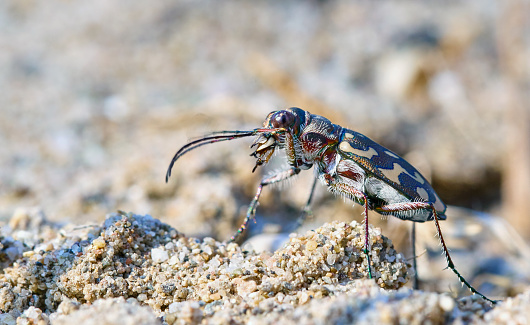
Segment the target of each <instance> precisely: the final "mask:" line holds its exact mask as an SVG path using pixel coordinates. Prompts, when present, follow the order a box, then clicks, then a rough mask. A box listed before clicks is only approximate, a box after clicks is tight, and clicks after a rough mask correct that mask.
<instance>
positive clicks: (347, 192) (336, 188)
mask: <svg viewBox="0 0 530 325" xmlns="http://www.w3.org/2000/svg"><path fill="white" fill-rule="evenodd" d="M324 181H325V182H326V183H327V185H328V187H329V188H330V190H331V191H332V192H334V193H337V194H342V195H344V196H346V197H348V198H350V199H352V200H353V201H355V202H357V203H359V204H361V205H362V206H363V207H364V230H365V232H364V253H365V254H366V260H367V264H368V278H369V279H371V278H372V277H373V276H372V262H371V259H370V254H368V252H369V251H370V244H369V238H368V236H369V233H368V197H367V196H366V194H365V193H363V192H361V191H359V190H358V189H356V188H355V187H353V186H351V185H348V184H346V183H344V182H336V181H335V179H334V178H333V176H331V175H329V174H324Z"/></svg>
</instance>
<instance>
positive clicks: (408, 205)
mask: <svg viewBox="0 0 530 325" xmlns="http://www.w3.org/2000/svg"><path fill="white" fill-rule="evenodd" d="M421 209H424V210H430V211H431V212H432V214H433V219H434V224H435V226H436V232H437V234H438V238H439V239H440V245H441V246H442V252H443V253H444V255H445V260H446V262H447V267H448V268H450V269H451V271H453V273H454V274H456V276H457V277H458V280H460V282H461V283H462V284H463V285H465V286H466V287H467V288H468V289H469V291H471V292H472V293H473V294H477V295H479V296H480V297H482V298H483V299H484V300H487V301H489V302H490V303H492V304H495V303H497V301H496V300H492V299H490V298H488V297H486V296H485V295H483V294H482V293H480V292H479V291H478V290H477V289H475V288H474V287H473V286H472V285H471V284H469V282H467V280H466V279H465V278H464V277H463V276H462V275H461V274H460V273H459V272H458V271H457V270H456V267H455V264H454V263H453V260H452V259H451V255H449V250H448V249H447V245H446V244H445V240H444V237H443V235H442V229H441V228H440V222H439V221H438V220H439V217H438V213H437V212H436V209H435V208H434V204H432V203H427V202H404V203H395V204H388V205H384V206H382V207H378V208H376V209H375V210H376V211H377V212H382V213H386V214H392V212H398V211H402V212H403V211H412V210H421Z"/></svg>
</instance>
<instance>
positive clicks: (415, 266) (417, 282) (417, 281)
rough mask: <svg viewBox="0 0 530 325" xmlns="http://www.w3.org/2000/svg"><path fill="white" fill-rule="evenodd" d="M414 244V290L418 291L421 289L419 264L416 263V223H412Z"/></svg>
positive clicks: (412, 240)
mask: <svg viewBox="0 0 530 325" xmlns="http://www.w3.org/2000/svg"><path fill="white" fill-rule="evenodd" d="M410 241H411V242H412V267H413V268H414V282H413V284H412V288H413V289H414V290H418V289H419V288H420V285H419V283H420V282H419V279H418V263H417V262H416V223H415V222H413V223H412V230H411V239H410Z"/></svg>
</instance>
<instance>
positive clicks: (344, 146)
mask: <svg viewBox="0 0 530 325" xmlns="http://www.w3.org/2000/svg"><path fill="white" fill-rule="evenodd" d="M339 149H340V150H342V151H344V152H350V153H353V154H354V155H357V156H361V157H364V158H366V159H372V157H373V156H377V155H379V153H378V152H377V151H376V150H375V149H374V148H372V147H370V148H369V149H368V150H361V149H355V148H353V147H352V146H351V145H350V144H349V143H348V142H347V141H342V142H341V143H340V145H339Z"/></svg>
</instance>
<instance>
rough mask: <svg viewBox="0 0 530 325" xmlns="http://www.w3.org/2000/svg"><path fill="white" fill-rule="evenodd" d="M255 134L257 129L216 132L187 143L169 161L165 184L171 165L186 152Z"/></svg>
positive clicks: (169, 174)
mask: <svg viewBox="0 0 530 325" xmlns="http://www.w3.org/2000/svg"><path fill="white" fill-rule="evenodd" d="M257 132H258V131H257V129H256V130H252V131H218V132H213V133H210V134H208V135H206V136H203V137H201V138H199V139H196V140H193V141H191V142H189V143H187V144H186V145H184V146H183V147H182V148H180V149H179V150H178V151H177V153H176V154H175V156H173V159H171V163H170V164H169V167H168V169H167V173H166V183H167V182H168V180H169V177H170V176H171V169H173V165H174V164H175V162H176V161H177V160H178V159H179V158H180V157H182V156H183V155H184V154H186V153H187V152H189V151H191V150H193V149H196V148H199V147H201V146H204V145H206V144H209V143H216V142H221V141H229V140H233V139H237V138H243V137H248V136H252V135H255V134H256V133H257Z"/></svg>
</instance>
